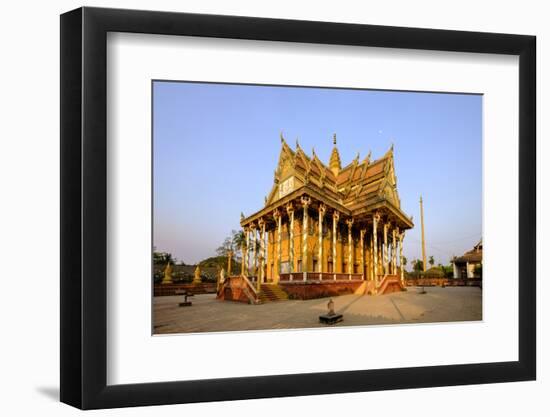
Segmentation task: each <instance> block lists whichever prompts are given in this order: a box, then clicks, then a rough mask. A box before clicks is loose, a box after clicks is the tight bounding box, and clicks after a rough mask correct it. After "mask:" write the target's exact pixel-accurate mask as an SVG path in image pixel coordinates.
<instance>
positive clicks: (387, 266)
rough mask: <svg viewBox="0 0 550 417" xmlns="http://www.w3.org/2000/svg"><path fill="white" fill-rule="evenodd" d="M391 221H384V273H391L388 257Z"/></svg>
mask: <svg viewBox="0 0 550 417" xmlns="http://www.w3.org/2000/svg"><path fill="white" fill-rule="evenodd" d="M389 227H390V225H389V223H384V243H383V246H382V262H383V263H384V275H388V274H389V259H388V228H389Z"/></svg>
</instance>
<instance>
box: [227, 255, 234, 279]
mask: <svg viewBox="0 0 550 417" xmlns="http://www.w3.org/2000/svg"><path fill="white" fill-rule="evenodd" d="M232 261H233V251H232V250H229V251H227V276H228V277H230V276H231V262H232Z"/></svg>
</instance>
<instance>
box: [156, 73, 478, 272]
mask: <svg viewBox="0 0 550 417" xmlns="http://www.w3.org/2000/svg"><path fill="white" fill-rule="evenodd" d="M153 88H154V90H153V122H154V128H153V146H154V156H153V158H154V173H153V175H154V179H153V180H154V196H153V198H154V236H153V244H154V246H155V247H156V249H157V250H159V251H167V252H171V253H172V254H173V255H174V256H175V257H176V258H178V259H179V260H182V261H184V262H186V263H194V262H198V261H200V260H202V259H204V258H206V257H209V256H213V255H214V254H215V249H216V248H217V247H218V246H219V245H220V244H221V242H222V241H223V240H224V238H225V237H226V236H228V235H229V234H230V232H231V230H232V229H239V227H240V226H239V220H240V213H241V212H244V213H245V215H249V214H251V213H253V212H255V211H257V210H259V209H260V208H262V207H263V205H264V197H265V196H266V195H267V194H268V193H269V191H270V190H271V187H272V185H273V172H274V170H275V168H276V165H277V160H278V156H279V151H280V146H281V143H280V139H279V135H280V132H281V131H282V132H283V134H284V136H285V138H286V139H287V142H288V143H289V145H291V147H293V148H294V146H295V142H296V139H297V138H299V142H300V146H301V147H302V148H303V149H304V150H305V151H306V153H308V154H311V149H312V147H314V148H315V152H316V153H317V155H318V156H319V158H321V160H323V161H324V162H325V163H328V159H329V156H330V152H331V150H332V135H333V133H336V135H337V138H338V149H339V151H340V156H341V159H342V165H343V166H345V165H347V164H348V163H349V162H350V161H351V160H352V159H353V158H354V157H355V155H356V154H357V152H359V153H360V157H361V158H364V157H365V156H366V155H367V154H368V152H369V150H372V158H374V159H378V158H379V157H381V156H382V155H383V154H384V153H385V152H386V151H387V149H388V148H389V147H390V145H391V143H392V142H393V144H394V156H395V169H396V174H397V188H398V192H399V195H400V198H401V208H402V209H403V211H404V212H405V213H407V214H408V215H412V216H414V222H415V228H414V229H413V230H411V231H408V232H407V235H406V237H405V241H404V254H405V256H406V257H407V258H408V259H409V261H410V260H412V259H415V258H420V256H421V248H420V209H419V204H418V200H419V196H420V195H421V194H422V197H423V200H424V217H425V229H426V250H427V254H428V256H429V255H433V256H434V258H435V261H436V263H439V262H441V263H444V264H446V263H448V261H449V259H450V258H451V256H453V255H461V254H462V253H463V252H465V251H466V250H469V249H470V248H471V247H472V246H473V245H474V244H475V243H477V242H478V240H479V239H480V238H481V231H482V225H481V222H482V219H481V217H482V206H481V205H482V166H481V160H482V154H481V152H482V96H480V95H465V94H464V95H463V94H436V93H416V92H393V91H371V90H348V89H320V88H302V87H298V88H297V87H279V86H276V87H272V86H251V85H250V86H249V85H234V84H233V85H231V84H205V83H187V82H164V81H162V82H161V81H155V82H154V86H153Z"/></svg>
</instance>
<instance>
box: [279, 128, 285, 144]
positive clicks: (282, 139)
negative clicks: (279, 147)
mask: <svg viewBox="0 0 550 417" xmlns="http://www.w3.org/2000/svg"><path fill="white" fill-rule="evenodd" d="M280 137H281V143H283V142H284V141H285V137H284V136H283V131H282V130H281V133H280Z"/></svg>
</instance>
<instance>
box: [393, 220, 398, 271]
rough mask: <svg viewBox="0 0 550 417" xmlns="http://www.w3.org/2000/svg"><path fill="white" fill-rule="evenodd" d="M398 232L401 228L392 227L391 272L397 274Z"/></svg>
mask: <svg viewBox="0 0 550 417" xmlns="http://www.w3.org/2000/svg"><path fill="white" fill-rule="evenodd" d="M397 233H399V229H398V228H397V227H394V228H393V229H392V248H391V273H392V274H393V275H397Z"/></svg>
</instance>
